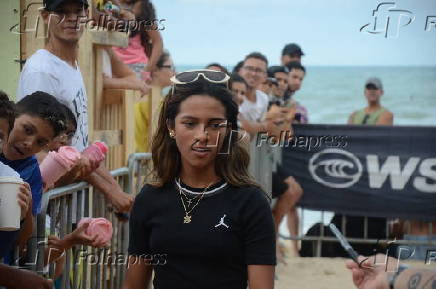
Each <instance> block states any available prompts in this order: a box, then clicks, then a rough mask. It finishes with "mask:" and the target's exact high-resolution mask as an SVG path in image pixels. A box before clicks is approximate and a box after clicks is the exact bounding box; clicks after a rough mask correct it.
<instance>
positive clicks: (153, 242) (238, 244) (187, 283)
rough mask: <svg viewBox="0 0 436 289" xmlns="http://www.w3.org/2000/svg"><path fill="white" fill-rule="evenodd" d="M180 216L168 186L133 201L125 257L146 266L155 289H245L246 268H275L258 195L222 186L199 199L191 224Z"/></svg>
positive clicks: (265, 206) (266, 212) (269, 228)
mask: <svg viewBox="0 0 436 289" xmlns="http://www.w3.org/2000/svg"><path fill="white" fill-rule="evenodd" d="M190 189H192V188H190ZM192 190H194V191H195V189H192ZM196 191H198V190H196ZM184 216H185V211H184V209H183V205H182V202H181V199H180V195H179V192H178V189H177V187H176V184H175V183H174V182H172V183H171V184H167V185H165V186H164V187H161V188H157V187H152V186H150V185H145V186H144V188H143V189H142V191H141V193H139V194H138V196H137V197H136V199H135V203H134V205H133V209H132V213H131V218H130V243H129V254H130V255H134V256H143V257H144V256H145V257H144V258H145V259H146V260H150V261H149V264H151V265H153V269H154V272H155V277H154V281H153V285H154V288H155V289H174V288H178V289H183V288H187V289H188V288H189V289H206V288H207V289H212V288H221V289H246V288H247V265H275V264H276V252H275V232H274V222H273V218H272V214H271V210H270V207H269V203H268V201H267V198H266V196H265V194H264V193H263V192H262V191H261V190H260V189H258V188H255V187H251V186H250V187H248V186H247V187H241V188H237V187H234V186H230V185H227V186H226V187H225V188H224V189H222V190H221V191H218V192H216V193H214V194H210V195H205V196H204V198H203V199H202V200H201V201H200V202H199V204H198V205H197V206H196V207H195V209H194V210H193V212H192V221H191V223H188V224H184V223H183V220H184Z"/></svg>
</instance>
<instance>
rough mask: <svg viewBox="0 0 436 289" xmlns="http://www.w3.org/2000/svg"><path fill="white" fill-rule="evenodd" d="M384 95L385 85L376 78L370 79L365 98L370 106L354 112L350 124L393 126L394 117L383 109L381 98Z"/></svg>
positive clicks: (366, 86) (349, 120)
mask: <svg viewBox="0 0 436 289" xmlns="http://www.w3.org/2000/svg"><path fill="white" fill-rule="evenodd" d="M382 95H383V84H382V82H381V80H380V79H378V78H376V77H371V78H369V79H368V80H367V81H366V83H365V97H366V99H367V101H368V106H367V107H365V108H363V109H361V110H358V111H355V112H353V113H352V114H351V115H350V117H349V118H348V124H368V125H392V124H393V122H394V115H393V114H392V112H390V111H389V110H387V109H386V108H384V107H382V106H381V104H380V98H381V97H382Z"/></svg>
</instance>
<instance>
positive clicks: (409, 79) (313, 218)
mask: <svg viewBox="0 0 436 289" xmlns="http://www.w3.org/2000/svg"><path fill="white" fill-rule="evenodd" d="M202 67H204V66H183V67H178V71H184V70H188V69H196V68H202ZM228 68H229V69H231V67H228ZM369 77H378V78H380V79H381V80H382V83H383V86H384V95H383V97H382V100H381V102H382V105H383V106H385V107H386V108H387V109H389V110H390V111H391V112H393V114H394V125H419V126H436V67H316V66H309V67H307V68H306V77H305V79H304V82H303V86H302V89H301V90H300V91H298V92H297V93H296V94H295V95H294V97H295V99H297V100H298V101H299V102H300V103H301V104H302V105H304V106H305V107H306V108H307V109H308V111H309V122H310V123H322V124H345V123H346V122H347V120H348V117H349V115H350V114H351V113H352V112H353V111H355V110H357V109H361V108H363V107H365V106H366V99H365V96H364V94H363V90H364V84H365V81H366V79H368V78H369ZM332 215H333V214H332V213H329V212H326V213H325V214H324V219H323V222H324V223H326V224H327V223H328V222H329V221H330V219H331V217H332ZM300 216H302V215H301V210H300ZM321 220H322V214H321V213H319V212H314V211H309V210H305V212H304V218H301V217H300V221H301V222H302V224H301V225H300V227H301V229H302V231H303V232H306V231H307V230H308V229H309V228H310V226H312V225H313V224H314V223H316V222H320V221H321ZM280 233H281V234H282V235H285V236H287V235H288V234H289V232H288V229H287V226H286V222H285V221H284V222H283V223H282V224H281V225H280Z"/></svg>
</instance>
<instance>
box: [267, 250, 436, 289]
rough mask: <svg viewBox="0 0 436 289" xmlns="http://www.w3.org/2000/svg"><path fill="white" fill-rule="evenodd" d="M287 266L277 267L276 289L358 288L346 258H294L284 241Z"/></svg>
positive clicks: (417, 263)
mask: <svg viewBox="0 0 436 289" xmlns="http://www.w3.org/2000/svg"><path fill="white" fill-rule="evenodd" d="M283 245H284V246H285V247H284V248H285V251H286V255H287V256H286V259H285V260H286V262H287V265H284V264H283V263H279V264H278V265H277V267H276V273H277V274H276V275H277V280H276V282H275V288H276V289H290V288H298V289H314V288H316V289H342V288H347V289H353V288H356V287H355V286H354V284H353V281H352V279H351V273H350V272H349V271H348V270H347V269H346V268H345V261H346V259H344V258H301V257H295V256H292V254H291V252H290V249H289V247H290V244H289V243H288V241H284V242H283ZM403 263H404V264H407V265H409V266H412V267H415V268H426V269H428V268H431V269H436V264H435V263H434V262H432V264H431V265H424V264H423V261H411V260H405V261H403Z"/></svg>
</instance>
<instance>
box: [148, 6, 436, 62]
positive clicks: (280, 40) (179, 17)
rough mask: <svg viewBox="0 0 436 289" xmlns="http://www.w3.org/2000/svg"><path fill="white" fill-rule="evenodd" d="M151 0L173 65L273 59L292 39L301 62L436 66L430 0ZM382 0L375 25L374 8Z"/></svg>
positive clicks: (434, 20) (433, 10) (276, 59)
mask: <svg viewBox="0 0 436 289" xmlns="http://www.w3.org/2000/svg"><path fill="white" fill-rule="evenodd" d="M152 2H153V3H154V5H155V7H156V10H157V15H158V18H159V19H165V21H164V22H163V23H164V26H165V29H164V30H163V31H161V33H162V36H163V38H164V46H165V48H166V49H168V50H169V52H170V53H171V54H172V56H173V59H174V61H175V63H176V65H178V66H180V65H205V64H207V63H210V62H219V63H222V64H224V65H228V66H232V65H235V64H236V63H237V62H238V61H240V60H242V59H243V58H244V56H245V55H246V54H248V53H250V52H253V51H259V52H262V53H263V54H265V55H266V56H267V57H268V59H269V61H270V64H278V63H279V60H280V55H281V50H282V48H283V46H284V45H285V44H287V43H291V42H295V43H298V44H300V46H301V47H302V49H303V51H304V53H305V54H306V55H305V56H304V58H303V63H304V64H305V65H320V66H421V65H429V66H436V0H397V1H393V0H390V1H389V0H388V1H375V0H311V1H301V0H300V1H297V0H266V1H265V0H153V1H152ZM383 3H385V4H383ZM380 4H382V5H381V6H380V7H379V9H378V10H377V12H376V14H377V25H376V28H375V29H374V21H375V20H374V19H375V18H374V17H373V10H376V9H377V7H378V6H379V5H380ZM429 16H433V17H429ZM387 19H389V26H388V29H387V31H388V35H387V37H385V36H386V35H385V33H384V32H383V31H386V29H385V26H386V25H385V23H386V20H387ZM410 21H411V22H410ZM409 22H410V23H409ZM427 22H429V23H430V24H429V25H428V27H427V30H429V31H426V30H425V28H426V23H427ZM408 23H409V24H408ZM365 24H369V25H368V26H367V27H366V28H364V29H363V31H360V29H361V27H362V26H364V25H365ZM397 27H399V29H398V30H397ZM371 31H372V32H379V33H370V32H371ZM397 31H398V33H396V32H397Z"/></svg>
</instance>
